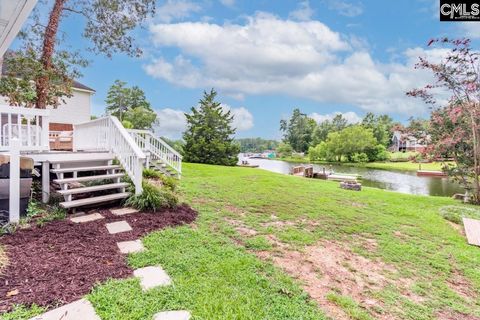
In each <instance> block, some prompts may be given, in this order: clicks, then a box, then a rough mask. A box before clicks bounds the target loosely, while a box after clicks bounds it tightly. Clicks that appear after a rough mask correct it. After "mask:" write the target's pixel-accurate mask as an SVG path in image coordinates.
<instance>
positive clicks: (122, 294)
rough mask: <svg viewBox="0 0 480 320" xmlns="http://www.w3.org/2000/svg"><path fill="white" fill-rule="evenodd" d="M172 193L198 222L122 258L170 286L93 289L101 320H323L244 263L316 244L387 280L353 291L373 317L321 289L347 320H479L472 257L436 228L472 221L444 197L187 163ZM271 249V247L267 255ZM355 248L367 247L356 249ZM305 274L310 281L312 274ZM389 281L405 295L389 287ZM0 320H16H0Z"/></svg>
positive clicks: (148, 240)
mask: <svg viewBox="0 0 480 320" xmlns="http://www.w3.org/2000/svg"><path fill="white" fill-rule="evenodd" d="M179 191H180V192H181V194H182V197H183V198H184V200H185V201H186V202H187V203H189V204H191V205H192V206H193V207H194V208H196V209H197V210H198V211H199V218H198V220H197V221H196V222H195V226H194V227H191V226H183V227H179V228H174V229H166V230H163V231H159V232H155V233H152V234H150V235H148V236H146V237H145V238H144V239H143V241H144V244H145V247H146V248H147V250H146V251H145V252H142V253H137V254H133V255H130V256H129V257H128V263H129V264H130V265H131V266H132V267H134V268H137V267H143V266H148V265H156V264H159V265H161V266H162V267H163V268H164V269H165V270H166V271H167V273H169V274H170V276H171V277H172V279H173V282H174V285H173V286H171V287H164V288H159V289H154V290H151V291H149V292H146V293H142V291H141V289H140V286H139V283H138V281H137V280H135V279H128V280H112V281H109V282H107V283H105V284H100V285H98V286H96V287H95V288H94V290H93V291H92V293H91V294H90V295H89V296H88V299H89V300H90V301H91V302H92V303H93V305H94V307H95V309H96V311H97V313H98V314H99V315H100V316H101V317H102V318H103V319H149V318H151V316H152V315H153V314H155V313H156V312H159V311H164V310H181V309H186V310H190V311H191V312H192V315H193V319H325V313H324V310H322V308H321V307H319V306H317V305H316V304H315V302H314V301H313V300H311V299H310V298H309V297H308V295H307V294H306V293H305V291H303V290H302V288H301V286H302V285H303V283H302V282H301V281H297V280H292V277H290V276H289V275H287V274H286V273H285V272H283V271H281V270H280V268H278V266H277V265H276V264H275V261H272V260H266V261H262V260H260V259H259V258H257V256H256V254H259V253H265V252H266V253H271V254H272V256H275V255H277V254H280V251H279V250H280V249H279V248H282V247H283V246H285V247H287V248H288V250H289V251H298V252H304V251H305V250H307V248H311V247H313V246H321V245H322V243H324V242H328V241H329V242H334V243H337V244H338V245H339V246H342V247H345V248H348V250H351V253H352V254H354V255H358V256H362V257H363V258H362V259H367V260H368V261H374V262H375V263H383V264H386V265H388V266H391V267H392V268H394V269H395V270H397V271H398V272H397V273H395V272H386V271H385V273H382V276H383V277H385V279H386V280H388V283H389V285H386V286H381V287H374V286H372V287H369V288H368V290H365V292H363V294H364V295H365V297H366V298H367V299H369V300H370V299H374V300H376V301H379V303H380V305H381V307H380V308H378V310H377V309H372V308H369V307H368V306H366V305H365V301H364V300H361V299H357V298H356V297H355V295H350V294H348V292H347V293H345V292H341V290H340V289H339V288H332V291H331V292H330V293H328V294H327V295H326V296H325V299H326V300H327V301H328V302H329V303H331V304H332V305H334V306H335V307H337V308H339V309H340V310H341V311H342V312H344V313H345V314H346V315H347V316H348V317H350V318H351V319H361V320H364V319H374V318H376V317H377V316H379V315H380V314H381V315H383V316H384V317H390V318H398V319H435V318H437V315H438V313H440V312H443V311H444V310H449V311H450V312H453V313H454V315H455V316H457V318H462V317H466V316H464V315H471V316H476V317H480V299H478V297H479V296H478V294H479V292H480V269H479V268H478V265H479V263H480V250H479V248H477V247H472V246H468V245H467V244H466V241H465V238H464V237H463V236H462V235H461V234H460V233H459V232H458V230H456V229H455V228H452V226H451V225H450V224H449V223H450V222H449V221H447V220H446V219H445V218H444V216H457V217H460V216H461V215H462V214H463V213H462V211H468V212H470V211H472V210H474V211H475V212H476V210H477V209H476V208H474V207H472V206H467V205H463V204H460V203H459V202H455V201H454V200H452V199H449V198H441V197H426V196H412V195H406V194H399V193H394V192H387V191H384V190H380V189H373V188H364V190H363V191H361V192H351V191H347V190H342V189H339V187H338V183H335V182H329V181H323V180H314V179H301V178H297V177H293V176H286V175H280V174H275V173H271V172H267V171H264V170H259V169H249V168H230V167H220V166H209V165H197V164H184V171H183V175H182V180H181V183H180V186H179ZM465 208H468V209H466V210H463V209H465ZM445 213H447V214H445ZM475 214H476V213H475ZM453 220H455V219H453ZM457 222H458V221H457ZM272 238H274V239H277V241H278V243H273V244H272V242H271V241H270V240H269V239H272ZM364 240H370V241H373V242H374V243H375V244H376V245H375V247H374V248H373V249H372V248H368V247H366V246H365V241H364ZM280 245H281V246H280ZM346 267H347V266H346ZM349 268H350V269H351V272H353V273H354V272H357V271H358V270H354V268H353V267H351V266H349ZM315 272H318V274H317V277H318V278H319V279H321V278H322V275H323V273H322V270H315ZM454 277H460V278H461V279H462V281H461V286H460V289H462V290H463V291H466V292H467V293H468V294H463V293H462V292H463V291H462V290H459V288H455V287H452V284H451V279H452V278H454ZM401 279H403V280H405V283H406V285H404V286H400V285H398V286H396V285H393V284H396V283H397V282H399V281H400V280H401ZM412 297H416V298H415V299H414V298H412ZM24 311H25V310H24ZM6 319H21V317H17V318H15V317H11V314H10V315H7V317H6Z"/></svg>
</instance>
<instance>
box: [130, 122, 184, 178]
mask: <svg viewBox="0 0 480 320" xmlns="http://www.w3.org/2000/svg"><path fill="white" fill-rule="evenodd" d="M127 131H128V132H129V133H130V134H131V135H132V137H133V139H134V140H135V142H136V143H137V144H138V145H139V146H140V147H142V148H143V149H144V150H146V151H148V152H150V154H151V157H152V158H153V159H159V160H162V161H163V162H164V163H165V164H167V165H168V166H170V167H171V168H172V169H174V170H175V171H176V172H177V174H178V175H179V176H180V175H181V173H182V155H181V154H180V153H178V152H177V151H176V150H175V149H173V148H172V147H171V146H170V145H169V144H168V143H166V142H165V141H164V140H162V139H161V138H159V137H156V136H154V135H153V134H152V132H150V131H148V130H138V129H127Z"/></svg>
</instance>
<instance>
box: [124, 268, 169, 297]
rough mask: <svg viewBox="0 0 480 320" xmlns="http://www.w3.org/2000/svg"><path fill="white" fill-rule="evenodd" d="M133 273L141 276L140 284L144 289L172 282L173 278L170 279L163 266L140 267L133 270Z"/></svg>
mask: <svg viewBox="0 0 480 320" xmlns="http://www.w3.org/2000/svg"><path fill="white" fill-rule="evenodd" d="M133 275H134V276H135V277H137V278H140V286H141V287H142V289H143V291H147V290H150V289H152V288H155V287H160V286H162V287H163V286H168V285H171V284H172V279H170V277H169V276H168V274H167V273H166V272H165V270H163V269H162V268H161V267H145V268H140V269H137V270H135V271H133Z"/></svg>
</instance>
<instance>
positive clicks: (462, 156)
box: [407, 38, 480, 204]
mask: <svg viewBox="0 0 480 320" xmlns="http://www.w3.org/2000/svg"><path fill="white" fill-rule="evenodd" d="M435 44H436V45H441V46H442V47H447V48H449V50H448V51H447V53H446V55H445V56H444V57H443V59H442V60H440V61H434V62H432V61H429V60H428V59H427V58H419V62H418V63H417V65H416V68H419V69H425V70H429V71H431V72H432V74H433V76H434V78H435V82H433V83H429V84H427V85H426V86H425V87H423V88H416V89H413V90H411V91H409V92H407V95H409V96H412V97H418V98H421V99H423V100H424V101H425V102H426V103H427V104H429V105H431V106H433V110H432V114H431V125H430V126H429V133H430V135H431V143H430V145H429V147H428V148H427V150H426V153H427V154H428V155H429V156H431V157H434V158H436V157H442V158H443V157H445V156H449V157H453V159H454V161H455V166H445V170H446V171H447V172H448V173H449V175H450V176H451V177H453V178H454V179H455V180H457V181H459V182H460V183H462V184H463V186H464V187H465V188H466V189H467V190H470V189H471V190H472V191H473V194H472V200H473V202H474V203H477V204H479V203H480V53H479V52H478V51H477V50H473V49H472V48H471V42H470V40H469V39H458V40H451V39H448V38H442V39H432V40H431V41H430V43H429V45H435ZM442 93H443V94H442ZM445 93H446V94H447V96H449V97H450V98H449V99H448V101H447V103H444V101H445ZM414 124H415V125H414V128H420V129H419V130H418V131H421V130H423V124H422V123H414Z"/></svg>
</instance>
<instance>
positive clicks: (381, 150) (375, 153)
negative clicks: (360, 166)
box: [365, 144, 390, 162]
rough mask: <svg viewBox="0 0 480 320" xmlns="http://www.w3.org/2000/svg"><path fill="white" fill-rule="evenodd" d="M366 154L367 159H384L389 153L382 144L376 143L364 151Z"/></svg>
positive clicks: (387, 157) (386, 158)
mask: <svg viewBox="0 0 480 320" xmlns="http://www.w3.org/2000/svg"><path fill="white" fill-rule="evenodd" d="M365 153H366V154H367V156H368V160H369V161H371V162H373V161H386V160H388V159H389V156H390V155H389V153H388V151H387V148H385V146H384V145H383V144H378V145H376V146H375V147H373V148H369V149H367V150H366V151H365Z"/></svg>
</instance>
